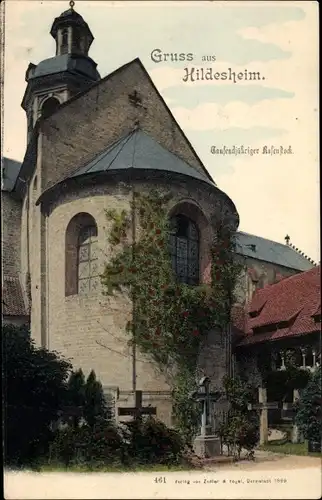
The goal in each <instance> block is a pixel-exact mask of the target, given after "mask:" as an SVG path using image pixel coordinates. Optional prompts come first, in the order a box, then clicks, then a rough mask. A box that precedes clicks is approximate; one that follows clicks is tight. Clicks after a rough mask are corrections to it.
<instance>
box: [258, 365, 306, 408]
mask: <svg viewBox="0 0 322 500" xmlns="http://www.w3.org/2000/svg"><path fill="white" fill-rule="evenodd" d="M310 378H311V373H310V372H309V371H306V370H301V369H300V368H297V367H295V366H292V365H288V366H287V368H286V369H285V370H279V371H271V372H268V373H267V374H266V376H265V377H264V385H265V387H266V388H267V397H268V400H271V401H272V400H273V401H285V400H289V401H293V390H294V389H304V388H305V387H306V386H307V384H308V382H309V380H310Z"/></svg>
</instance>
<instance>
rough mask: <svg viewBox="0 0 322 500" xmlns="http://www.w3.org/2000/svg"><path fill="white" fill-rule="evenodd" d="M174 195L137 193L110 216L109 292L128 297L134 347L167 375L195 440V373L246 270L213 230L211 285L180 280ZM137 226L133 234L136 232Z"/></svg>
mask: <svg viewBox="0 0 322 500" xmlns="http://www.w3.org/2000/svg"><path fill="white" fill-rule="evenodd" d="M170 200H171V196H170V195H168V194H165V193H160V192H158V191H151V192H150V193H149V194H142V193H134V195H133V200H132V203H131V213H127V212H126V211H125V210H123V211H121V212H116V211H108V212H106V215H107V218H108V220H109V222H110V224H111V229H110V233H109V242H110V244H111V245H112V249H113V251H112V255H113V257H112V259H111V260H110V261H109V262H108V263H106V265H105V269H104V273H103V275H102V283H103V286H104V290H105V293H106V294H107V295H113V294H115V293H122V294H128V295H129V296H130V297H131V299H132V304H133V318H132V321H131V322H129V323H128V325H127V331H128V333H129V344H133V342H135V344H136V345H137V346H138V348H139V350H140V351H141V353H144V354H145V355H146V356H148V358H149V359H150V360H151V361H153V362H154V364H155V366H156V367H157V368H158V369H159V371H160V372H161V373H162V374H163V375H164V376H165V377H166V380H167V381H168V383H169V385H170V387H171V389H172V395H173V413H174V420H175V425H176V427H177V428H178V429H179V430H180V431H181V433H182V435H183V437H184V438H185V440H186V442H187V443H191V441H192V439H193V437H194V435H195V433H196V430H197V427H198V426H199V423H200V415H199V405H198V404H197V403H196V402H195V401H194V400H192V399H191V398H190V394H191V393H192V392H193V391H195V390H196V389H197V385H196V384H197V381H196V371H197V363H198V357H199V355H200V351H201V348H202V344H203V342H204V340H205V338H206V336H207V334H208V332H209V331H210V330H211V329H212V328H214V326H215V325H216V326H220V328H221V329H223V330H224V331H225V329H226V327H227V324H228V323H229V321H230V311H231V304H232V301H233V290H234V289H235V283H236V280H237V277H238V274H239V272H240V266H239V265H238V264H236V262H235V261H234V259H233V239H232V234H231V230H230V228H229V227H228V226H225V224H217V226H216V227H214V233H215V234H216V239H215V241H214V242H213V245H212V247H211V284H209V285H208V284H201V285H199V286H191V285H187V284H185V283H180V282H178V280H177V277H176V276H175V274H174V272H173V269H172V265H171V259H170V254H169V246H168V242H169V235H170V231H171V228H170V221H169V218H168V211H169V202H170ZM131 227H132V237H131V235H130V233H131V231H130V229H131Z"/></svg>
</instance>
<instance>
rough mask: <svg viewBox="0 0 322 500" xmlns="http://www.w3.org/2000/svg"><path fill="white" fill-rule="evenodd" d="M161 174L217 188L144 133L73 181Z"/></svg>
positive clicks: (119, 145) (134, 135) (118, 146)
mask: <svg viewBox="0 0 322 500" xmlns="http://www.w3.org/2000/svg"><path fill="white" fill-rule="evenodd" d="M132 167H133V168H135V169H137V170H142V169H143V170H162V171H164V172H169V173H171V172H172V173H178V174H182V175H186V176H188V177H193V178H195V179H199V180H201V181H204V182H206V183H207V184H209V185H210V186H216V185H215V183H214V182H213V181H211V180H210V179H209V178H208V177H207V176H206V175H205V174H204V173H203V172H199V171H198V170H196V169H194V168H193V167H191V166H190V165H188V164H187V163H186V162H185V161H183V160H181V159H180V158H179V157H178V156H176V155H175V154H173V153H170V151H168V150H167V149H165V148H163V147H162V146H161V145H160V144H159V143H158V142H157V141H156V140H155V139H153V138H152V137H151V136H149V135H148V134H146V133H145V132H143V131H141V130H136V131H135V132H131V133H130V134H128V135H126V136H125V137H123V138H122V139H120V140H119V141H117V142H116V143H114V144H113V145H112V146H109V147H108V148H106V150H105V151H103V152H102V153H100V154H99V155H98V156H96V157H95V158H94V159H93V160H92V161H90V162H89V163H87V164H86V165H84V166H82V167H81V168H80V169H78V170H77V171H76V172H75V173H74V174H73V175H72V177H78V176H80V175H84V174H94V173H96V172H97V173H98V172H104V171H107V170H113V171H115V170H126V169H130V168H132Z"/></svg>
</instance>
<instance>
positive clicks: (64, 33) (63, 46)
mask: <svg viewBox="0 0 322 500" xmlns="http://www.w3.org/2000/svg"><path fill="white" fill-rule="evenodd" d="M60 53H61V54H68V29H67V28H65V29H63V31H62V35H61V49H60Z"/></svg>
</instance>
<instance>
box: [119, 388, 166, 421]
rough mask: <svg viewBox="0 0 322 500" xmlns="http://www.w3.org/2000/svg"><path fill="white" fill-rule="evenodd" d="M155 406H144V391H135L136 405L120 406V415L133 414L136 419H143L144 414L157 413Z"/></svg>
mask: <svg viewBox="0 0 322 500" xmlns="http://www.w3.org/2000/svg"><path fill="white" fill-rule="evenodd" d="M156 414H157V409H156V407H155V406H145V407H144V406H142V391H135V406H134V407H130V408H119V409H118V415H119V416H132V417H133V418H134V419H136V420H137V419H141V418H142V415H156Z"/></svg>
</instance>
